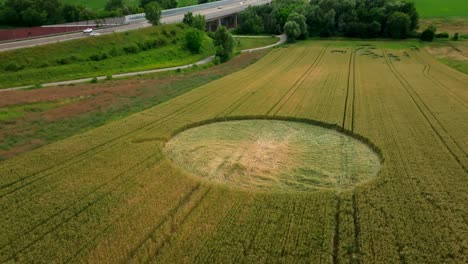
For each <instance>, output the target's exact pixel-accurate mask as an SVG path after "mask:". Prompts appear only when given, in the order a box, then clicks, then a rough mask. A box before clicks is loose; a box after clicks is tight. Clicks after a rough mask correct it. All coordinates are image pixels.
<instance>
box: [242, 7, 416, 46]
mask: <svg viewBox="0 0 468 264" xmlns="http://www.w3.org/2000/svg"><path fill="white" fill-rule="evenodd" d="M418 19H419V16H418V13H417V11H416V8H415V6H414V3H412V2H406V1H399V0H310V2H309V1H306V0H274V1H273V2H272V4H271V5H269V6H254V7H249V8H247V9H246V10H245V11H243V12H242V13H241V14H240V15H239V21H240V26H239V28H238V32H239V33H241V34H261V33H269V34H280V33H282V32H285V33H286V34H287V35H288V39H289V40H290V41H294V40H295V39H304V38H307V37H309V36H310V37H316V36H319V37H331V36H346V37H359V38H375V37H389V38H395V39H401V38H407V37H409V36H412V34H414V33H415V30H416V29H417V28H418Z"/></svg>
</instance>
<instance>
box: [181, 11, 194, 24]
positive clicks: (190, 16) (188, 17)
mask: <svg viewBox="0 0 468 264" xmlns="http://www.w3.org/2000/svg"><path fill="white" fill-rule="evenodd" d="M182 23H184V24H187V25H189V26H192V25H193V13H192V12H188V13H187V14H185V15H184V19H183V20H182Z"/></svg>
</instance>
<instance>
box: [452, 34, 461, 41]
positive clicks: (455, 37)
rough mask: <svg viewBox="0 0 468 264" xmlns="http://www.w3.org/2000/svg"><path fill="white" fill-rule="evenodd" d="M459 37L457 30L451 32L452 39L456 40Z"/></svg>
mask: <svg viewBox="0 0 468 264" xmlns="http://www.w3.org/2000/svg"><path fill="white" fill-rule="evenodd" d="M459 38H460V37H459V35H458V32H457V33H455V34H453V38H452V40H455V41H457V40H458V39H459Z"/></svg>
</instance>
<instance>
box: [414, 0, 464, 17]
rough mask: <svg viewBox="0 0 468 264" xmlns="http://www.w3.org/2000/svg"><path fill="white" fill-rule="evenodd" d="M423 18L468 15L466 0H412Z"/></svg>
mask: <svg viewBox="0 0 468 264" xmlns="http://www.w3.org/2000/svg"><path fill="white" fill-rule="evenodd" d="M412 1H413V2H414V3H415V4H416V8H417V10H418V13H419V15H420V16H421V17H423V18H432V17H468V4H467V2H466V0H448V1H445V0H412Z"/></svg>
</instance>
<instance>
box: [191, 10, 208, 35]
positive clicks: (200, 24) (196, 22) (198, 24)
mask: <svg viewBox="0 0 468 264" xmlns="http://www.w3.org/2000/svg"><path fill="white" fill-rule="evenodd" d="M192 27H193V28H196V29H198V30H200V31H205V29H206V20H205V16H203V15H200V14H198V15H195V16H194V17H193V23H192Z"/></svg>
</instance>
